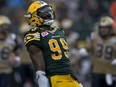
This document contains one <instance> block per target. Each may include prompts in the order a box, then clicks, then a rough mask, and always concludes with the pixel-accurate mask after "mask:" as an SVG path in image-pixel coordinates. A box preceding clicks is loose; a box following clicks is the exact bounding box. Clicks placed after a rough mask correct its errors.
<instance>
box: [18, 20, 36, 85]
mask: <svg viewBox="0 0 116 87" xmlns="http://www.w3.org/2000/svg"><path fill="white" fill-rule="evenodd" d="M29 29H30V26H29V24H28V23H26V22H22V24H21V26H20V36H19V37H20V43H21V66H20V69H19V72H20V75H21V87H34V85H35V80H34V76H35V74H34V68H33V65H32V61H31V59H30V57H29V54H28V52H27V49H26V47H25V45H24V34H25V33H26V32H27V31H28V30H29Z"/></svg>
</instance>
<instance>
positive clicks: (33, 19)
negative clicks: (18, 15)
mask: <svg viewBox="0 0 116 87" xmlns="http://www.w3.org/2000/svg"><path fill="white" fill-rule="evenodd" d="M25 17H26V18H27V20H28V22H29V24H30V25H32V26H33V27H34V28H32V29H30V30H29V31H27V33H26V34H25V45H26V47H27V50H28V52H29V54H30V57H31V59H32V62H33V65H34V67H35V70H36V78H37V83H38V85H39V87H49V86H50V87H82V85H81V83H79V81H78V80H77V75H76V73H75V71H74V70H73V68H72V66H71V63H70V61H69V48H68V44H67V41H66V39H65V34H64V31H63V30H62V28H59V27H57V26H54V27H51V25H52V24H53V22H54V20H55V14H54V10H53V9H52V7H51V6H50V5H48V4H47V3H45V2H43V1H36V2H33V3H32V4H31V5H30V6H29V8H28V13H27V15H25ZM47 78H49V83H48V79H47ZM48 84H49V85H48Z"/></svg>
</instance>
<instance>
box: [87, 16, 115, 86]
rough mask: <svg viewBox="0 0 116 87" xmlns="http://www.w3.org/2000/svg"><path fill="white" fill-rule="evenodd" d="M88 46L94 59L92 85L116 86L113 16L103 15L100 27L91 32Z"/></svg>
mask: <svg viewBox="0 0 116 87" xmlns="http://www.w3.org/2000/svg"><path fill="white" fill-rule="evenodd" d="M86 48H87V50H88V51H89V52H90V55H91V60H92V87H115V83H114V81H113V75H116V63H114V62H115V59H116V35H115V33H114V21H113V19H112V18H111V17H109V16H103V17H101V19H100V21H99V24H98V29H97V30H96V31H95V32H93V33H92V34H91V38H90V40H89V41H88V43H87V45H86Z"/></svg>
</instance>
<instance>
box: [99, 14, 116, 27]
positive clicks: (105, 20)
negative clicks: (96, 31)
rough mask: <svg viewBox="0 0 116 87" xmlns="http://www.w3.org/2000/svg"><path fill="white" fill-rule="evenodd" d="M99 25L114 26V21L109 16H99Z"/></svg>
mask: <svg viewBox="0 0 116 87" xmlns="http://www.w3.org/2000/svg"><path fill="white" fill-rule="evenodd" d="M99 26H112V27H113V26H114V21H113V19H112V18H111V17H109V16H104V17H101V19H100V24H99Z"/></svg>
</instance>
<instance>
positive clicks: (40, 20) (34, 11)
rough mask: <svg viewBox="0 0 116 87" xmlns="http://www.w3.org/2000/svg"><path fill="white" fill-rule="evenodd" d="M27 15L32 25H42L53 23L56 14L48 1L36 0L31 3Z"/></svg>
mask: <svg viewBox="0 0 116 87" xmlns="http://www.w3.org/2000/svg"><path fill="white" fill-rule="evenodd" d="M25 17H26V18H27V19H28V22H29V24H30V25H33V26H41V25H51V24H53V22H54V19H55V14H54V11H53V9H52V8H51V6H49V5H48V4H47V3H45V2H43V1H42V3H41V1H36V2H34V3H32V4H31V5H30V7H29V9H28V14H27V15H25Z"/></svg>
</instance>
